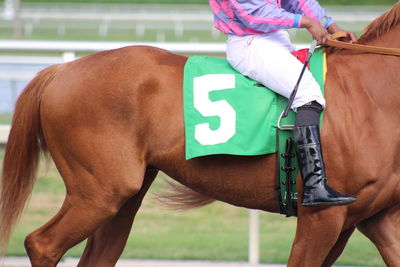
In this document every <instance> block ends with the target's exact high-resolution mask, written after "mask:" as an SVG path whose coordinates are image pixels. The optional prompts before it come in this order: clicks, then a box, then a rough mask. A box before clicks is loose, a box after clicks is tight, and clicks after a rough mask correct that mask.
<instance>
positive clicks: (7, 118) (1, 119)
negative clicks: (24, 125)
mask: <svg viewBox="0 0 400 267" xmlns="http://www.w3.org/2000/svg"><path fill="white" fill-rule="evenodd" d="M11 119H12V115H11V114H9V113H0V124H10V123H11Z"/></svg>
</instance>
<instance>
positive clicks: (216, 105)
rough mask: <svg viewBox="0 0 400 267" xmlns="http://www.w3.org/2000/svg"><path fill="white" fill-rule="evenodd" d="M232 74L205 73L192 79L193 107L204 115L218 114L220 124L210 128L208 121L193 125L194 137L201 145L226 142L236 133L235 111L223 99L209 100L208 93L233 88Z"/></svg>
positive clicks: (233, 77)
mask: <svg viewBox="0 0 400 267" xmlns="http://www.w3.org/2000/svg"><path fill="white" fill-rule="evenodd" d="M234 88H235V75H234V74H207V75H204V76H200V77H196V78H194V79H193V97H194V107H195V108H196V109H197V110H198V111H199V112H200V114H201V115H203V116H204V117H210V116H218V117H219V118H220V126H219V128H218V129H216V130H212V129H210V125H209V123H202V124H197V125H196V126H195V134H194V138H195V139H196V140H197V141H198V142H199V143H200V144H202V145H216V144H221V143H225V142H227V141H228V140H229V139H231V138H232V137H233V136H234V135H235V133H236V111H235V110H234V109H233V108H232V106H231V105H229V103H228V102H227V101H225V100H219V101H215V102H213V101H211V100H210V99H209V93H210V92H212V91H217V90H225V89H234Z"/></svg>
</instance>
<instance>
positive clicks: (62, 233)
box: [25, 127, 146, 267]
mask: <svg viewBox="0 0 400 267" xmlns="http://www.w3.org/2000/svg"><path fill="white" fill-rule="evenodd" d="M46 137H47V140H48V147H49V150H50V152H51V154H52V156H53V159H54V162H55V163H56V165H57V168H58V169H59V171H60V173H61V176H62V177H63V179H64V182H65V185H66V191H67V195H66V198H65V200H64V203H63V205H62V208H61V210H60V211H59V212H58V214H57V215H56V216H55V217H53V218H52V219H51V220H50V221H49V222H48V223H47V224H45V225H44V226H42V227H41V228H39V229H38V230H36V231H34V232H33V233H32V234H30V235H29V236H28V237H27V239H26V240H25V247H26V249H27V252H28V255H29V257H30V259H31V263H32V266H34V267H48V266H49V267H50V266H56V264H57V262H58V261H59V260H60V258H61V257H62V255H63V254H64V253H65V252H66V251H67V250H68V249H69V248H71V247H72V246H74V245H76V244H78V243H79V242H81V241H83V240H84V239H86V238H88V237H89V236H91V235H93V233H94V232H95V231H96V229H98V228H99V227H100V226H101V225H103V224H104V223H105V222H106V221H108V220H109V219H111V218H113V217H114V216H115V215H116V214H117V213H118V211H119V210H120V208H121V207H122V206H123V204H124V203H125V202H126V201H127V200H128V199H130V198H131V197H132V196H134V195H136V194H137V193H138V192H139V190H140V188H141V186H142V182H143V177H144V173H145V170H146V166H145V165H146V163H145V160H144V158H143V157H144V155H143V154H144V153H143V149H140V148H138V147H137V146H138V142H134V140H133V139H134V138H133V136H132V134H131V133H128V132H127V133H126V134H124V132H123V131H117V129H115V127H114V128H113V129H110V128H106V129H99V130H98V131H87V130H86V129H84V128H82V129H79V128H77V129H74V131H68V132H64V133H58V132H57V130H56V129H52V131H50V132H48V134H47V136H46Z"/></svg>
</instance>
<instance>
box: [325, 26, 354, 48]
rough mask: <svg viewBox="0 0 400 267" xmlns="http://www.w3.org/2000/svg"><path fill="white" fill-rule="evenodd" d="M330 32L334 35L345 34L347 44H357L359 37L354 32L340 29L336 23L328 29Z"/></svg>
mask: <svg viewBox="0 0 400 267" xmlns="http://www.w3.org/2000/svg"><path fill="white" fill-rule="evenodd" d="M328 32H329V33H330V34H334V33H336V32H345V33H346V34H347V38H343V39H344V40H343V41H345V42H350V43H355V42H357V36H356V35H355V33H354V32H349V31H346V30H343V29H342V28H340V27H339V26H338V25H337V24H336V23H332V24H331V25H329V27H328Z"/></svg>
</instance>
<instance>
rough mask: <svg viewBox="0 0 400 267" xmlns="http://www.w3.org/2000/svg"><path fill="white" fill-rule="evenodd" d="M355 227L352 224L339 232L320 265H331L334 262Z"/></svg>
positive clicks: (327, 266)
mask: <svg viewBox="0 0 400 267" xmlns="http://www.w3.org/2000/svg"><path fill="white" fill-rule="evenodd" d="M355 229H356V227H355V226H353V227H351V228H349V229H347V230H346V231H344V232H342V233H341V234H340V236H339V238H338V240H337V241H336V244H335V245H334V246H333V248H332V249H331V251H330V252H329V254H328V256H327V257H326V259H325V261H324V263H323V264H322V267H331V266H332V265H333V264H334V263H335V262H336V260H337V259H338V258H339V257H340V255H341V254H342V252H343V250H344V248H345V247H346V244H347V242H348V241H349V238H350V237H351V235H352V234H353V233H354V230H355Z"/></svg>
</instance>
